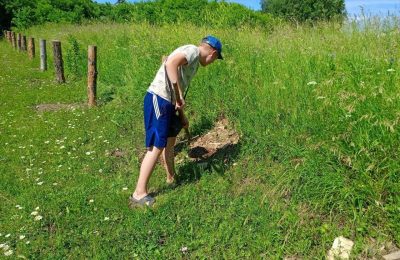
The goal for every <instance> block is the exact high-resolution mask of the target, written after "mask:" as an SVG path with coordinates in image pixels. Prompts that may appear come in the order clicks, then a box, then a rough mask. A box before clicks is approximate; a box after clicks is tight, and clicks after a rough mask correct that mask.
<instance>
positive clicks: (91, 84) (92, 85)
mask: <svg viewBox="0 0 400 260" xmlns="http://www.w3.org/2000/svg"><path fill="white" fill-rule="evenodd" d="M87 91H88V105H89V107H94V106H96V105H97V101H96V91H97V46H94V45H89V47H88V87H87Z"/></svg>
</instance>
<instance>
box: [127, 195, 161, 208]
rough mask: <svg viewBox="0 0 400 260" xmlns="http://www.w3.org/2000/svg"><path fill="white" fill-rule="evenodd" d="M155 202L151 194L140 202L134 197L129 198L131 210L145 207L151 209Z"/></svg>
mask: <svg viewBox="0 0 400 260" xmlns="http://www.w3.org/2000/svg"><path fill="white" fill-rule="evenodd" d="M154 202H156V200H155V199H154V198H153V197H152V196H150V195H149V194H147V195H146V196H144V197H143V198H141V199H140V200H137V199H135V198H134V197H133V196H130V197H129V207H131V208H136V207H143V206H148V207H151V206H153V204H154Z"/></svg>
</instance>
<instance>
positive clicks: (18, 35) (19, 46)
mask: <svg viewBox="0 0 400 260" xmlns="http://www.w3.org/2000/svg"><path fill="white" fill-rule="evenodd" d="M21 38H22V35H21V33H18V34H17V47H18V50H19V51H21V49H22V47H21V41H22V40H21Z"/></svg>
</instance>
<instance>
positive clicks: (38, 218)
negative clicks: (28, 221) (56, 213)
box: [35, 215, 43, 221]
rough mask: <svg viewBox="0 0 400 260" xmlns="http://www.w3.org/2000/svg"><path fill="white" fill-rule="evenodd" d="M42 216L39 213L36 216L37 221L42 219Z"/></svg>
mask: <svg viewBox="0 0 400 260" xmlns="http://www.w3.org/2000/svg"><path fill="white" fill-rule="evenodd" d="M42 218H43V217H42V216H40V215H37V216H36V217H35V221H39V220H41V219H42Z"/></svg>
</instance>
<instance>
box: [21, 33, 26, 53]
mask: <svg viewBox="0 0 400 260" xmlns="http://www.w3.org/2000/svg"><path fill="white" fill-rule="evenodd" d="M21 50H22V51H26V50H27V48H26V36H25V35H22V38H21Z"/></svg>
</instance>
